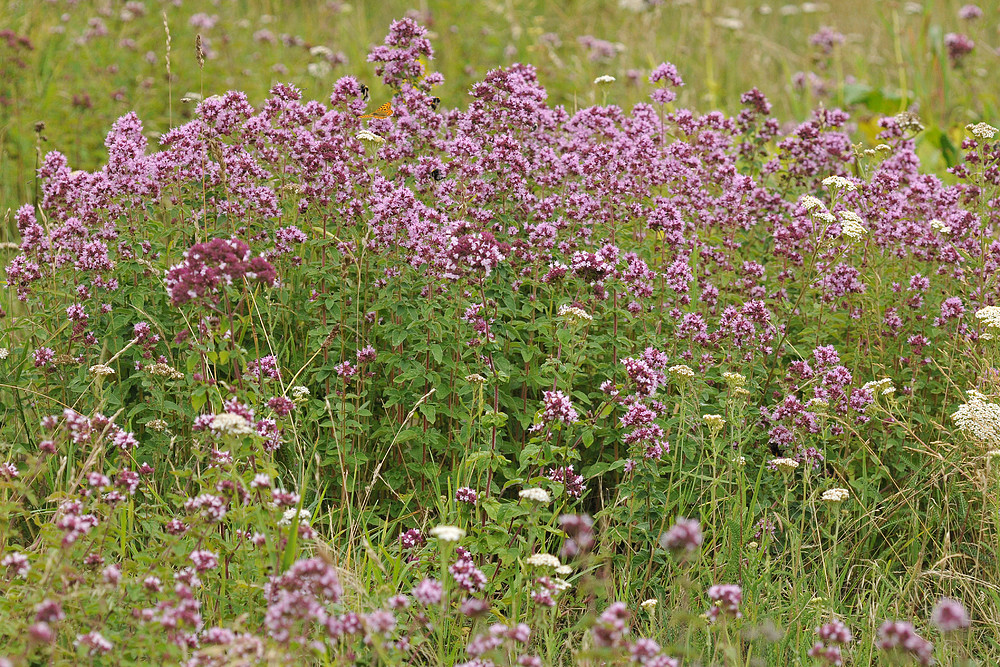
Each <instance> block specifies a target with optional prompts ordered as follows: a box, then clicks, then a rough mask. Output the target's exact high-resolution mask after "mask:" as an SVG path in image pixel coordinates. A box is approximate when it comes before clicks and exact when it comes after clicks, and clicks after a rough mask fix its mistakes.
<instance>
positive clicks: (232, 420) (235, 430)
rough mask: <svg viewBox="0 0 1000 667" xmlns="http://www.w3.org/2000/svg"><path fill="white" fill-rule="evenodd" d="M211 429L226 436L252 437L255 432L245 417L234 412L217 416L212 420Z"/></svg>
mask: <svg viewBox="0 0 1000 667" xmlns="http://www.w3.org/2000/svg"><path fill="white" fill-rule="evenodd" d="M211 427H212V430H213V431H218V432H219V433H223V434H226V435H250V434H252V433H253V432H254V430H253V427H252V426H251V425H250V422H248V421H247V420H246V418H245V417H244V416H243V415H238V414H235V413H232V412H223V413H222V414H221V415H215V417H214V418H213V419H212V423H211Z"/></svg>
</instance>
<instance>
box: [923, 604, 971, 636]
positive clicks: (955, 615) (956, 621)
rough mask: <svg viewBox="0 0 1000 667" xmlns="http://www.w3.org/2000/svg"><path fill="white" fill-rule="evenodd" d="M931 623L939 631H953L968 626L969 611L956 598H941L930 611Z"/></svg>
mask: <svg viewBox="0 0 1000 667" xmlns="http://www.w3.org/2000/svg"><path fill="white" fill-rule="evenodd" d="M931 623H933V624H934V626H935V627H936V628H937V629H938V630H940V631H941V632H953V631H955V630H959V629H961V628H967V627H969V624H970V621H969V612H967V611H966V610H965V606H964V605H963V604H962V603H961V602H959V601H958V600H952V599H951V598H941V599H940V600H939V601H938V603H937V604H936V605H934V610H933V611H932V612H931Z"/></svg>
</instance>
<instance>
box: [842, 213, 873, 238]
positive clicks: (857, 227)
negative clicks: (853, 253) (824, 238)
mask: <svg viewBox="0 0 1000 667" xmlns="http://www.w3.org/2000/svg"><path fill="white" fill-rule="evenodd" d="M839 216H840V233H841V234H842V235H843V236H846V237H848V238H850V239H854V240H855V241H856V240H858V239H860V238H863V237H864V235H865V234H867V233H868V228H867V227H865V224H864V221H863V220H862V219H861V216H860V215H858V214H857V213H855V212H854V211H841V212H840V213H839Z"/></svg>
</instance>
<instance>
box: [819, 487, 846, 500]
mask: <svg viewBox="0 0 1000 667" xmlns="http://www.w3.org/2000/svg"><path fill="white" fill-rule="evenodd" d="M850 497H851V492H850V491H848V490H847V489H827V490H826V491H824V492H823V495H822V496H820V499H821V500H823V501H824V502H828V503H842V502H844V501H845V500H847V499H848V498H850Z"/></svg>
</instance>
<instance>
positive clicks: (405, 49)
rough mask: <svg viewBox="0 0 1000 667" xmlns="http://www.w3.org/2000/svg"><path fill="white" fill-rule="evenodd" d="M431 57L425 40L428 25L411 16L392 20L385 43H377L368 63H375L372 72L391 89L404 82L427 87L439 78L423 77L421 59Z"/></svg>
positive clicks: (432, 54)
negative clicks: (379, 44)
mask: <svg viewBox="0 0 1000 667" xmlns="http://www.w3.org/2000/svg"><path fill="white" fill-rule="evenodd" d="M433 58H434V49H433V48H432V47H431V42H430V40H429V39H427V28H424V27H423V26H421V25H420V24H419V23H417V22H416V21H414V20H413V19H411V18H404V19H400V20H398V21H393V22H392V25H390V26H389V34H388V35H386V38H385V43H384V45H382V46H376V47H375V48H373V49H372V50H371V51H370V52H369V54H368V62H370V63H376V65H375V74H377V75H378V76H380V77H382V81H384V82H385V84H386V85H387V86H389V87H391V88H396V89H399V88H401V87H402V86H403V84H410V85H411V86H414V87H417V88H420V89H422V90H430V88H431V86H432V85H434V84H436V83H438V82H439V81H438V79H439V77H433V78H432V77H429V76H424V74H425V71H424V65H423V64H422V63H421V60H422V59H423V60H431V59H433Z"/></svg>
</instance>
